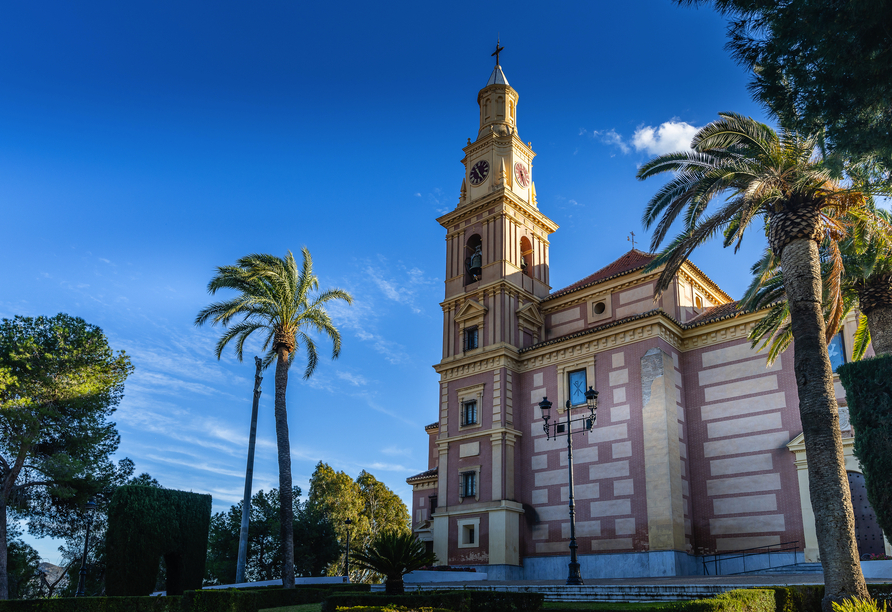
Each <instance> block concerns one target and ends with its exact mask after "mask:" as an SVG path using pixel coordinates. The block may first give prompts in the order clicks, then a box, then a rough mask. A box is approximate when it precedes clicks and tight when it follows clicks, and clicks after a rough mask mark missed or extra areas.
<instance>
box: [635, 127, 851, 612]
mask: <svg viewBox="0 0 892 612" xmlns="http://www.w3.org/2000/svg"><path fill="white" fill-rule="evenodd" d="M720 117H721V118H720V119H719V120H717V121H714V122H712V123H710V124H709V125H707V126H706V127H704V128H702V129H701V130H699V131H698V132H697V134H696V135H695V136H694V139H693V141H692V143H691V148H692V149H693V150H692V151H684V152H677V153H669V154H666V155H662V156H659V157H657V158H655V159H653V160H651V161H649V162H648V163H646V164H645V165H644V166H642V167H641V169H640V170H639V171H638V178H639V179H642V180H643V179H646V178H648V177H651V176H654V175H657V174H660V173H662V172H673V173H674V176H673V178H672V179H671V180H670V181H669V182H668V183H667V184H666V185H664V186H663V187H662V188H661V189H660V190H659V191H658V192H657V193H656V195H654V197H653V198H652V199H651V200H650V202H649V203H648V205H647V208H646V210H645V213H644V216H643V221H644V225H645V227H648V228H649V227H651V226H653V225H655V230H654V234H653V239H652V243H651V248H652V250H653V251H656V250H657V249H658V247H659V246H660V245H661V244H662V242H663V240H664V239H665V237H666V235H667V233H668V232H669V229H670V227H671V226H672V225H673V223H674V222H675V221H676V220H681V221H682V223H683V229H682V232H681V234H680V235H679V236H677V237H676V238H675V239H674V240H672V242H671V243H670V244H669V245H668V246H667V247H666V248H665V249H664V250H663V251H662V252H661V253H660V254H659V255H658V256H657V258H656V259H655V260H654V261H653V262H652V263H651V265H650V266H649V269H651V270H652V269H656V268H658V267H659V266H665V267H664V269H663V271H662V273H661V275H660V278H659V280H658V281H657V287H656V290H657V292H658V293H661V292H662V291H665V290H666V289H667V288H668V287H669V285H670V283H671V281H672V278H673V277H674V275H675V274H676V273H677V272H678V270H679V268H680V267H681V265H682V264H683V263H684V261H685V260H686V259H687V258H688V256H689V255H690V254H691V253H692V252H693V250H694V249H695V248H697V247H698V246H699V245H701V244H703V243H704V242H705V241H707V240H709V239H710V238H712V237H714V236H715V235H716V234H717V233H719V232H723V233H724V238H725V246H729V245H731V244H734V243H736V247H735V250H736V249H737V248H739V246H740V241H741V240H742V238H743V235H744V232H745V231H746V229H747V228H748V227H750V226H751V225H752V223H753V221H754V220H755V219H757V218H761V219H762V220H763V221H764V222H765V224H766V226H767V227H768V244H769V247H770V248H771V251H772V253H773V254H774V256H775V257H777V258H778V259H779V260H780V265H781V269H782V270H783V273H784V291H785V293H786V296H787V302H788V305H789V306H788V307H789V310H790V325H791V332H792V336H793V338H794V339H795V342H796V352H795V357H794V370H795V373H796V383H797V388H798V391H799V412H800V416H801V420H802V429H803V434H804V437H805V447H806V454H807V457H808V468H809V470H808V472H809V491H810V496H811V505H812V508H813V509H814V511H815V524H816V528H817V535H818V548H819V554H820V556H821V561H822V564H823V567H824V582H825V586H826V589H825V597H824V601H823V606H824V609H825V610H829V609H830V606H831V602H833V601H842V600H844V599H847V598H851V597H860V598H864V597H867V596H868V594H867V586H866V585H865V583H864V577H863V575H862V574H861V566H860V564H859V561H858V551H857V545H856V542H855V520H854V514H853V512H852V504H851V499H850V492H849V486H848V482H847V479H846V473H845V464H844V462H843V452H842V438H841V435H840V431H839V414H838V412H837V406H836V398H835V394H834V392H833V372H832V370H831V366H830V360H829V357H828V355H827V341H826V335H825V325H824V316H823V312H822V289H821V262H820V258H819V254H818V244H819V242H820V241H821V240H823V239H824V238H825V236H827V234H828V231H827V228H825V220H826V219H827V218H828V213H830V214H831V215H836V214H837V212H838V211H848V212H849V213H850V214H866V213H865V212H863V211H864V209H865V208H866V207H867V202H866V198H865V197H864V195H863V194H861V193H860V192H854V191H852V190H847V189H843V188H842V187H840V186H839V185H838V184H837V183H835V182H834V181H833V180H832V177H831V175H830V172H829V171H828V170H827V169H826V168H825V167H824V166H823V165H822V164H821V163H820V162H817V161H815V149H816V145H817V141H816V140H815V139H813V138H808V137H803V136H801V135H799V134H797V133H795V132H791V131H783V132H782V133H781V134H780V135H778V134H777V133H776V132H775V131H774V130H772V129H771V128H770V127H768V126H767V125H765V124H763V123H759V122H757V121H755V120H753V119H751V118H749V117H743V116H741V115H737V114H733V113H722V114H720ZM719 195H723V196H726V198H727V199H726V200H725V201H724V202H723V203H722V204H721V205H717V206H716V207H715V208H716V209H715V210H713V208H711V207H710V206H709V204H710V203H711V202H712V201H713V199H714V198H716V196H719ZM708 213H709V214H708ZM831 229H832V228H831Z"/></svg>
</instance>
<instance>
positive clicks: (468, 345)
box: [465, 326, 477, 351]
mask: <svg viewBox="0 0 892 612" xmlns="http://www.w3.org/2000/svg"><path fill="white" fill-rule="evenodd" d="M475 348H477V327H476V326H475V327H469V328H468V329H466V330H465V350H466V351H471V350H473V349H475Z"/></svg>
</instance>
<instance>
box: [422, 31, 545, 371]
mask: <svg viewBox="0 0 892 612" xmlns="http://www.w3.org/2000/svg"><path fill="white" fill-rule="evenodd" d="M499 50H501V48H500V49H499ZM519 97H520V96H519V95H518V93H517V91H515V90H514V88H513V87H511V85H509V84H508V79H507V78H506V77H505V73H504V71H503V70H502V67H501V66H500V65H499V63H498V58H497V59H496V66H495V68H494V69H493V71H492V74H491V75H490V77H489V80H488V81H487V83H486V86H485V87H484V88H483V89H481V90H480V93H478V94H477V104H478V105H479V107H480V125H479V129H478V131H477V138H476V139H475V140H474V141H473V142H472V141H471V139H470V138H469V139H468V144H467V146H465V148H464V149H463V152H464V158H463V159H462V160H461V162H462V164H463V166H464V178H463V180H462V183H461V193H460V197H459V201H458V205H457V206H456V208H455V210H453V211H452V212H450V213H448V214H446V215H444V216H442V217H440V218H439V219H437V221H439V223H440V225H442V226H443V227H444V228H445V229H446V232H447V233H446V295H445V298H446V299H445V301H444V302H443V304H442V305H443V310H444V332H445V333H444V338H443V360H444V361H448V360H451V359H457V358H458V359H460V358H463V357H464V356H466V354H467V353H468V352H470V351H475V350H487V349H488V348H495V347H506V348H507V347H511V348H512V349H520V348H523V347H525V346H531V345H532V344H534V343H536V342H539V341H541V340H544V336H543V333H542V324H543V323H544V321H542V319H541V316H540V315H539V312H538V308H537V307H536V306H537V304H538V302H539V300H540V299H541V298H543V297H545V296H547V295H548V293H549V291H550V289H551V287H550V285H549V278H548V244H549V243H548V237H549V235H550V234H551V233H553V232H554V231H555V230H556V229H557V227H558V226H557V224H555V223H554V222H553V221H552V220H551V219H549V218H548V217H546V216H545V215H543V214H542V213H541V212H539V207H538V204H537V202H536V186H535V182H534V181H533V157H535V155H536V154H535V153H534V152H533V149H532V143H529V142H526V143H525V142H523V140H521V139H520V136H519V134H518V130H517V104H518V100H519ZM471 327H473V328H476V332H475V333H476V336H473V335H472V336H471V337H466V336H467V334H466V333H465V332H467V331H468V330H469V329H470V328H471Z"/></svg>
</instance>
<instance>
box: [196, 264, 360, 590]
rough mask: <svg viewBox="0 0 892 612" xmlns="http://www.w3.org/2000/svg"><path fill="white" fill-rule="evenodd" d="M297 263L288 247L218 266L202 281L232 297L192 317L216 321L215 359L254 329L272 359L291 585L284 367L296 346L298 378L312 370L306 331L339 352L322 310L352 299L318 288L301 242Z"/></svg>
mask: <svg viewBox="0 0 892 612" xmlns="http://www.w3.org/2000/svg"><path fill="white" fill-rule="evenodd" d="M302 252H303V265H302V266H301V267H298V265H297V262H296V261H295V260H294V255H292V254H291V251H288V254H287V255H286V256H285V259H281V258H279V257H276V256H274V255H248V256H246V257H242V258H241V259H239V260H238V262H236V265H234V266H221V267H219V268H217V274H216V275H215V276H214V278H212V279H211V282H210V283H208V292H209V293H210V294H211V295H214V294H216V293H217V291H219V290H221V289H234V290H235V291H238V292H239V295H238V296H237V297H234V298H232V299H230V300H226V301H223V302H216V303H213V304H211V305H210V306H208V307H207V308H204V309H203V310H202V311H201V312H199V313H198V316H197V317H195V324H196V325H203V324H204V323H207V322H208V321H210V322H211V324H212V325H217V324H218V323H219V324H222V325H223V326H224V327H226V330H225V332H224V333H223V335H222V336H221V337H220V339H219V340H218V341H217V349H216V352H217V359H220V356H221V355H222V354H223V349H224V348H226V345H227V344H229V342H230V341H231V340H235V352H236V356H237V357H238V360H239V361H242V359H243V352H244V348H245V342H246V341H247V340H248V338H249V337H250V336H251V334H253V333H254V332H255V331H260V332H261V333H262V334H265V335H266V337H265V339H264V341H263V350H264V351H266V353H265V355H264V357H263V367H264V368H267V367H269V365H270V364H271V363H272V362H273V360H275V361H276V378H275V381H276V397H275V418H276V442H277V446H278V453H279V495H280V499H279V502H280V503H279V512H280V518H281V529H282V581H283V585H284V586H285V588H293V587H294V538H293V533H294V511H293V508H292V506H293V503H292V501H293V500H292V495H293V494H292V482H291V443H290V442H289V439H288V414H287V412H286V410H285V390H286V388H287V387H288V369H289V367H291V364H292V363H293V362H294V358H295V356H296V355H297V352H298V350H299V349H301V348H302V349H303V351H304V353H305V354H306V360H307V365H306V368H305V369H304V380H306V379H308V378H310V376H312V375H313V372H314V370H315V369H316V365H317V364H318V362H319V356H318V354H317V352H316V342H315V341H314V340H313V337H312V336H311V335H310V334H312V333H317V334H322V335H325V336H328V337H329V338H330V339H331V342H332V352H331V358H332V359H337V358H338V354H339V353H340V352H341V334H340V333H339V332H338V330H337V328H336V327H335V326H334V324H333V323H332V321H331V318H330V317H329V315H328V313H327V312H326V311H325V304H327V303H328V302H330V301H332V300H344V301H346V302H347V303H348V304H352V303H353V298H352V297H351V296H350V294H349V293H347V292H346V291H343V290H342V289H329V290H327V291H323V292H321V293H315V292H317V291H318V289H319V279H318V278H317V277H316V275H315V274H313V260H312V258H311V257H310V252H309V251H308V250H307V248H306V247H304V248H303V249H302Z"/></svg>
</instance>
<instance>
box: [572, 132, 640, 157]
mask: <svg viewBox="0 0 892 612" xmlns="http://www.w3.org/2000/svg"><path fill="white" fill-rule="evenodd" d="M579 135H580V136H586V135H587V136H589V137H590V138H594V139H595V140H597V141H598V142H601V143H603V144H606V145H611V146H615V147H619V150H620V151H622V152H623V153H629V152H630V151H631V149H630V148H629V145H628V144H627V143H626V141H625V140H623V137H622V135H620V133H619V132H617V131H616V130H615V129H613V128H610V129H609V130H592V131H588V130H586V129H585V128H581V129H580V130H579Z"/></svg>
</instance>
